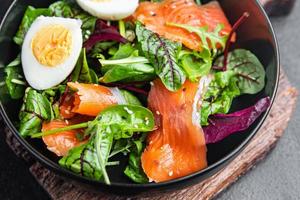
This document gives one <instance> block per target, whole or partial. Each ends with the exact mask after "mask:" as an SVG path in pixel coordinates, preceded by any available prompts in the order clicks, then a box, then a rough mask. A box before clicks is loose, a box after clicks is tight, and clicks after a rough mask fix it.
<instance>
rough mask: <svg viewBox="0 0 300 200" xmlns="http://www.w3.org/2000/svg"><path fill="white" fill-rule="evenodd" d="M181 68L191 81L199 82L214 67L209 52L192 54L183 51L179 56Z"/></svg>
mask: <svg viewBox="0 0 300 200" xmlns="http://www.w3.org/2000/svg"><path fill="white" fill-rule="evenodd" d="M179 58H180V62H181V67H182V68H183V69H184V71H185V73H186V75H187V77H188V78H189V79H190V80H191V81H193V82H194V81H197V80H198V78H199V77H201V76H205V75H207V74H208V73H209V72H210V69H211V67H212V58H211V55H210V54H209V53H208V51H202V52H191V51H186V50H183V51H181V52H180V54H179Z"/></svg>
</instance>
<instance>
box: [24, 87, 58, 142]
mask: <svg viewBox="0 0 300 200" xmlns="http://www.w3.org/2000/svg"><path fill="white" fill-rule="evenodd" d="M53 115H54V114H53V111H52V105H51V103H50V102H49V100H48V99H47V98H46V97H45V96H44V95H42V94H41V93H39V92H37V91H36V90H33V89H32V88H27V89H26V93H25V96H24V103H23V105H22V108H21V111H20V114H19V118H20V128H19V132H20V134H21V136H22V137H26V136H30V135H32V134H34V133H37V132H39V131H40V130H41V126H42V122H43V121H49V120H51V119H52V118H53Z"/></svg>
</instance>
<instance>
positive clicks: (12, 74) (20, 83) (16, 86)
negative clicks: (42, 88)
mask: <svg viewBox="0 0 300 200" xmlns="http://www.w3.org/2000/svg"><path fill="white" fill-rule="evenodd" d="M5 73H6V77H5V83H6V86H7V89H8V92H9V94H10V96H11V98H12V99H21V98H22V97H23V96H24V93H25V89H26V82H25V80H24V78H23V72H22V66H21V58H20V55H19V56H18V57H17V58H16V59H15V60H14V61H12V62H11V63H10V64H8V65H7V66H6V67H5Z"/></svg>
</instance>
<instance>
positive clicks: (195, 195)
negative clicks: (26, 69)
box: [6, 73, 298, 200]
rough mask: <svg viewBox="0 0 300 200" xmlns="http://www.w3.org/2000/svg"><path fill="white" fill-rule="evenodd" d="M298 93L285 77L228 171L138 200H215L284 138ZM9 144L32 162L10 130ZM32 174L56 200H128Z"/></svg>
mask: <svg viewBox="0 0 300 200" xmlns="http://www.w3.org/2000/svg"><path fill="white" fill-rule="evenodd" d="M297 96H298V92H297V90H296V89H295V88H293V87H292V86H291V84H290V83H289V81H288V79H287V77H286V76H285V75H284V73H282V74H281V76H280V84H279V89H278V95H277V97H276V100H275V102H274V105H273V107H272V109H271V112H270V115H269V116H268V118H267V120H266V121H265V123H264V125H263V127H262V128H261V129H260V131H259V132H258V134H257V135H256V136H255V137H254V138H253V139H252V141H251V142H250V144H249V145H248V146H247V147H246V148H245V150H244V151H243V152H242V153H241V154H240V155H239V156H238V157H237V158H236V159H234V160H233V161H232V162H231V163H230V164H229V165H228V166H227V167H225V168H224V169H223V170H222V171H220V172H218V173H217V174H215V175H214V176H212V177H211V178H209V179H207V180H205V181H203V182H200V183H199V184H196V185H194V186H191V187H188V188H185V189H183V190H179V191H175V192H172V193H167V194H165V195H161V196H154V197H153V194H151V197H147V196H140V197H135V198H138V199H145V200H148V199H154V200H165V199H172V200H173V199H174V200H177V199H178V200H179V199H180V200H181V199H197V200H202V199H203V200H204V199H205V200H206V199H212V198H213V197H215V196H216V195H218V194H219V193H220V192H222V191H223V190H225V189H226V188H228V187H229V186H230V185H232V184H233V183H234V182H235V181H237V180H238V179H239V178H240V177H241V176H242V175H243V174H245V173H246V172H247V171H248V170H249V169H251V168H253V167H254V166H255V165H256V164H257V163H258V161H260V160H262V159H263V158H264V157H265V156H266V154H267V153H268V152H270V150H271V149H272V148H273V147H274V146H275V144H276V142H277V141H278V139H279V138H280V137H281V136H282V135H283V133H284V130H285V128H286V127H287V125H288V122H289V120H290V118H291V116H292V113H293V111H294V109H295V105H296V101H297ZM6 133H7V139H6V141H7V143H8V144H9V145H10V147H11V148H12V149H13V150H14V151H15V153H16V154H17V155H18V156H21V157H25V158H26V160H28V161H29V160H32V159H31V158H30V156H29V155H28V153H27V152H26V151H25V150H24V149H23V147H22V146H21V145H20V144H19V143H18V142H17V140H16V139H15V138H14V137H13V135H12V134H11V133H10V131H8V129H6ZM30 171H31V173H32V175H33V176H34V177H35V178H36V180H37V181H38V182H39V183H40V184H41V186H42V187H43V188H44V189H45V190H46V191H47V192H48V194H49V195H50V196H51V198H53V199H58V200H73V199H76V200H86V199H89V200H102V199H114V200H118V199H125V198H124V197H118V196H114V195H109V194H99V193H97V194H95V193H92V192H89V191H87V190H85V189H84V188H82V187H80V186H78V185H77V184H76V183H71V182H67V181H65V180H64V179H62V178H60V177H59V176H58V175H56V174H54V173H53V172H51V171H50V170H48V169H46V168H44V167H43V166H42V165H41V164H39V163H38V162H35V163H34V164H33V165H32V166H31V167H30Z"/></svg>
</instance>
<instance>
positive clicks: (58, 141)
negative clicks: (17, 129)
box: [42, 120, 86, 156]
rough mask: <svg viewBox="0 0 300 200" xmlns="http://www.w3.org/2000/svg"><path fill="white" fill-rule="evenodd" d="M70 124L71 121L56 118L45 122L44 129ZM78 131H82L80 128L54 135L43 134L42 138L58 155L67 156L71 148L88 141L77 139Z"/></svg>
mask: <svg viewBox="0 0 300 200" xmlns="http://www.w3.org/2000/svg"><path fill="white" fill-rule="evenodd" d="M69 125H70V123H67V122H66V121H61V120H54V121H51V122H49V123H44V124H43V127H42V131H49V130H53V129H57V128H63V127H66V126H69ZM77 133H80V130H71V131H64V132H60V133H56V134H53V135H48V136H43V138H42V139H43V141H44V143H45V144H46V145H47V148H48V149H49V151H52V152H53V153H55V154H56V155H57V156H65V155H67V154H68V152H69V150H71V149H73V148H74V147H76V146H79V145H82V144H84V143H86V141H79V140H78V139H77V137H76V134H77Z"/></svg>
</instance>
